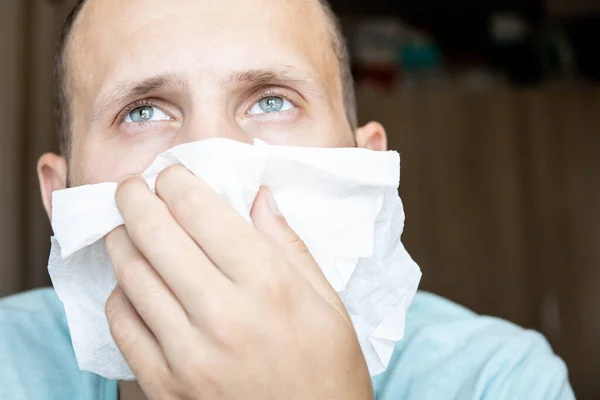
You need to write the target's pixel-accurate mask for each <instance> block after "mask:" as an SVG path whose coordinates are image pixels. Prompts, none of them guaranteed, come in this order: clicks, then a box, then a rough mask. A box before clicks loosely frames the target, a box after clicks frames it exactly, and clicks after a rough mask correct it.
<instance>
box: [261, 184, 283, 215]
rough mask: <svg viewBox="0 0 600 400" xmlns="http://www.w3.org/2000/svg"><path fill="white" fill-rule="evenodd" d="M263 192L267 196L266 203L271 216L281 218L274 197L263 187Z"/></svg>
mask: <svg viewBox="0 0 600 400" xmlns="http://www.w3.org/2000/svg"><path fill="white" fill-rule="evenodd" d="M264 191H265V193H266V195H267V203H268V204H269V209H270V210H271V213H273V215H277V216H281V211H280V210H279V206H278V205H277V201H276V200H275V196H273V193H272V192H271V191H270V190H269V188H268V187H266V186H265V188H264Z"/></svg>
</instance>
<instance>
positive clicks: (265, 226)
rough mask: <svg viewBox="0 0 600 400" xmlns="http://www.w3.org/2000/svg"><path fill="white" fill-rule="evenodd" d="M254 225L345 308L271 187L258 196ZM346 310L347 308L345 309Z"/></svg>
mask: <svg viewBox="0 0 600 400" xmlns="http://www.w3.org/2000/svg"><path fill="white" fill-rule="evenodd" d="M250 216H251V217H252V221H253V222H254V227H255V228H256V230H258V231H259V232H260V233H261V234H262V235H263V236H265V237H266V238H267V239H269V240H270V241H271V242H272V243H273V244H274V245H275V246H276V247H277V248H278V249H279V250H281V251H283V253H284V254H285V255H286V257H287V259H288V260H290V261H291V262H292V263H293V264H294V266H295V267H296V268H297V269H298V270H299V272H300V273H301V274H302V275H303V276H304V278H305V279H306V280H307V281H308V282H309V283H310V284H311V285H312V287H313V288H314V289H315V290H316V291H317V292H318V293H319V294H320V295H321V297H323V298H324V299H325V300H327V301H328V302H329V303H330V304H331V305H332V306H334V307H336V308H338V309H339V308H340V306H341V307H342V308H343V304H342V302H341V299H340V298H339V296H338V295H337V293H336V291H335V290H334V289H333V287H332V286H331V284H330V283H329V281H328V280H327V278H326V277H325V275H324V274H323V271H322V270H321V268H320V267H319V265H318V264H317V262H316V261H315V259H314V258H313V256H312V255H311V254H310V251H309V250H308V247H306V244H305V243H304V242H303V241H302V239H301V238H300V237H299V236H298V235H297V234H296V232H294V230H293V229H292V228H291V227H290V226H289V225H288V223H287V221H286V219H285V217H283V215H282V214H281V211H280V209H279V207H278V205H277V202H276V200H275V197H274V196H273V193H271V191H270V190H269V189H268V188H267V187H265V186H263V187H261V188H260V191H259V192H258V196H256V200H255V201H254V206H253V207H252V211H251V212H250ZM344 312H345V309H344Z"/></svg>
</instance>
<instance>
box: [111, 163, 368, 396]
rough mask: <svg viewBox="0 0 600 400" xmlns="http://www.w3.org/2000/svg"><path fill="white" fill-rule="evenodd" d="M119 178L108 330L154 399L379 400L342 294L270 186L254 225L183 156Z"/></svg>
mask: <svg viewBox="0 0 600 400" xmlns="http://www.w3.org/2000/svg"><path fill="white" fill-rule="evenodd" d="M156 192H157V193H156V195H155V194H153V193H151V192H150V190H149V189H148V187H147V185H146V183H145V181H144V180H143V179H141V178H131V179H129V180H127V181H125V182H123V183H122V184H121V185H120V186H119V189H118V191H117V195H116V202H117V206H118V207H119V210H120V212H121V214H122V216H123V219H124V221H125V226H124V227H120V228H117V229H116V230H114V231H113V232H111V233H110V234H109V235H108V236H107V238H106V245H107V248H108V251H109V254H110V257H111V260H112V262H113V265H114V269H115V274H116V277H117V281H118V286H117V288H116V289H115V291H114V292H113V294H112V295H111V296H110V298H109V300H108V303H107V305H106V315H107V318H108V322H109V325H110V328H111V333H112V335H113V337H114V339H115V342H116V343H117V345H118V346H119V349H120V350H121V352H122V353H123V355H124V356H125V359H126V360H127V362H128V364H129V365H130V367H131V369H132V370H133V372H134V374H135V376H136V377H137V379H138V382H139V384H140V386H141V388H142V390H143V391H144V393H145V394H146V396H148V398H150V399H161V400H162V399H209V400H213V399H257V400H258V399H260V400H263V399H302V400H306V399H323V400H325V399H326V400H332V399H340V400H342V399H343V400H353V399H361V400H366V399H372V398H373V391H372V384H371V380H370V376H369V373H368V370H367V366H366V363H365V360H364V357H363V355H362V351H361V349H360V346H359V344H358V340H357V338H356V334H355V332H354V328H353V326H352V323H351V321H350V318H349V316H348V314H347V313H346V310H345V308H344V305H343V303H342V302H341V300H340V299H339V297H338V295H337V293H335V291H334V290H333V288H332V287H331V286H330V285H329V283H328V282H327V280H326V279H325V277H324V275H323V273H322V271H321V270H320V268H319V266H318V265H317V263H316V262H315V260H314V259H313V257H312V256H311V255H310V253H309V251H308V249H307V248H306V246H305V245H304V243H303V242H302V241H301V240H300V239H299V238H298V236H297V235H296V234H295V233H294V232H293V231H292V229H291V228H290V227H289V226H288V225H287V223H286V221H285V219H284V218H283V217H282V216H281V215H280V214H279V211H278V209H277V206H276V204H275V201H274V199H273V197H272V195H271V194H270V192H269V191H268V189H266V188H262V189H261V191H260V193H259V195H258V197H257V199H256V201H255V204H254V206H253V209H252V213H251V216H252V220H253V222H254V226H252V225H251V224H249V223H248V222H247V221H246V220H244V219H243V218H242V217H241V216H240V215H239V214H237V213H236V212H235V211H234V210H233V209H232V208H231V207H230V206H229V205H228V204H227V203H226V202H225V201H224V200H223V199H222V198H221V197H220V196H219V195H218V194H216V193H215V192H214V191H213V190H212V189H210V187H208V185H206V184H205V183H204V182H202V181H201V180H199V179H198V178H196V177H195V176H193V175H192V174H191V173H190V172H189V171H187V170H186V169H184V168H183V167H179V166H176V167H171V168H169V169H167V170H165V171H164V172H162V173H161V174H160V176H159V177H158V180H157V184H156Z"/></svg>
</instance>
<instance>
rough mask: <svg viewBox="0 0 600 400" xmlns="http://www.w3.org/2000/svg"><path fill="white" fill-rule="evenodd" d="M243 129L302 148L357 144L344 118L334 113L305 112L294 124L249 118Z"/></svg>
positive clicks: (255, 136) (249, 132)
mask: <svg viewBox="0 0 600 400" xmlns="http://www.w3.org/2000/svg"><path fill="white" fill-rule="evenodd" d="M242 129H243V130H244V131H245V132H246V133H247V134H248V135H250V136H251V137H253V138H257V139H260V140H263V141H265V142H267V143H269V144H274V145H281V146H303V147H326V148H327V147H329V148H331V147H354V145H355V143H354V139H353V138H354V136H353V132H352V131H351V130H350V127H349V125H348V124H347V123H346V122H345V119H343V118H341V119H340V118H337V117H336V116H335V115H333V113H323V114H322V115H318V116H313V115H310V114H307V115H305V116H304V117H303V118H302V119H301V120H299V121H296V122H294V123H282V121H277V120H272V121H266V120H263V121H260V120H258V119H257V120H255V121H252V120H250V121H246V122H245V123H244V124H243V125H242Z"/></svg>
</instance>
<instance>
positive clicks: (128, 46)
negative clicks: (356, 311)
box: [38, 0, 387, 400]
mask: <svg viewBox="0 0 600 400" xmlns="http://www.w3.org/2000/svg"><path fill="white" fill-rule="evenodd" d="M307 27H310V29H307ZM240 39H241V40H240ZM224 49H226V50H224ZM68 61H69V70H70V79H69V82H68V88H69V94H70V97H71V114H72V127H73V133H72V134H73V137H72V140H73V142H72V143H73V145H72V152H71V154H70V158H69V160H68V162H67V160H65V158H63V157H61V156H58V155H56V154H45V155H43V156H42V157H41V158H40V160H39V162H38V175H39V180H40V187H41V192H42V198H43V201H44V206H45V207H46V211H47V212H48V215H49V217H50V218H51V210H52V192H53V191H55V190H61V189H64V188H66V186H67V181H69V182H70V184H71V185H72V186H78V185H84V184H93V183H98V182H104V181H115V182H120V185H119V189H118V191H117V195H116V202H117V206H118V207H119V210H120V212H121V214H122V215H123V218H124V221H125V225H124V226H122V227H119V228H117V229H116V230H115V231H113V232H111V233H110V234H109V235H108V236H107V238H106V244H107V248H108V250H109V254H110V256H111V260H112V262H113V265H114V268H115V274H116V276H117V280H118V286H117V288H116V289H115V291H114V292H113V294H112V295H111V297H110V298H109V301H108V303H107V308H106V314H107V317H108V321H109V324H110V327H111V333H112V335H113V337H114V339H115V341H116V343H117V345H118V346H119V348H120V350H121V351H122V352H123V354H124V356H125V358H126V359H127V361H128V363H129V364H130V366H131V368H132V370H133V371H134V373H135V375H136V377H137V379H138V383H139V385H140V387H141V389H142V390H143V392H144V393H145V395H146V396H147V397H148V398H150V399H211V400H212V399H270V398H273V399H279V398H297V399H308V398H310V399H372V398H373V393H372V386H371V380H370V377H369V374H368V370H367V367H366V363H365V360H364V358H363V356H362V352H361V350H360V347H359V345H358V341H357V339H356V335H355V332H354V330H353V327H352V324H351V321H350V319H349V317H348V315H347V313H346V311H345V309H344V307H343V304H342V303H341V301H340V299H339V297H338V296H337V294H336V293H335V291H334V290H333V289H332V288H331V286H330V285H329V283H328V282H327V280H326V279H325V277H324V276H323V274H322V272H321V270H320V269H319V267H318V265H317V264H316V263H315V261H314V259H313V258H312V256H311V255H310V253H309V252H308V250H307V248H306V246H305V245H304V244H303V243H302V241H301V240H300V239H299V238H298V237H297V235H296V234H295V233H294V232H293V231H292V230H291V229H290V228H289V226H288V225H287V224H286V221H285V219H284V218H283V217H282V216H281V215H280V214H279V212H278V209H277V205H276V204H275V202H274V200H273V197H272V196H271V195H270V192H269V190H268V188H262V189H261V191H260V193H259V195H258V197H257V199H256V201H255V204H254V207H253V210H252V220H253V225H250V224H248V223H247V222H246V221H244V220H243V219H242V218H241V217H240V216H239V215H238V214H237V213H235V212H234V211H233V210H232V209H231V208H230V207H229V206H228V205H227V204H226V203H225V202H224V201H223V200H222V199H221V198H220V197H219V196H218V195H216V194H215V193H214V192H213V191H212V190H211V189H210V188H209V187H208V186H207V185H206V184H205V183H204V182H202V181H200V180H198V179H197V178H195V177H194V176H192V175H191V174H190V173H189V172H188V171H187V170H185V169H183V168H182V167H173V168H169V169H167V170H165V171H164V172H163V173H162V174H161V175H160V176H159V178H158V181H157V193H156V194H153V193H151V192H150V190H149V189H148V187H147V186H146V184H145V182H144V181H143V180H142V179H141V178H140V177H139V176H137V174H140V173H141V172H142V171H143V170H144V169H145V168H146V167H148V166H149V165H150V163H151V162H152V160H153V159H154V158H156V156H157V155H158V154H160V153H161V152H163V151H165V150H167V149H168V148H170V147H173V146H176V145H178V144H181V143H185V142H190V141H197V140H202V139H208V138H213V137H225V138H229V139H233V140H239V141H243V142H252V140H253V139H254V138H260V139H262V140H264V141H267V142H269V143H272V144H281V145H297V146H313V147H353V146H356V145H358V146H359V147H364V148H369V149H372V150H386V145H387V144H386V136H385V131H384V129H383V127H382V126H381V125H380V124H378V123H376V122H372V123H369V124H367V125H365V126H363V127H361V128H359V129H357V130H355V131H354V132H353V131H352V129H351V128H350V126H349V125H348V122H347V119H346V117H345V111H344V105H343V101H342V90H341V81H340V76H339V65H338V61H337V59H336V57H335V54H334V52H333V50H332V46H331V41H330V36H329V33H328V25H327V23H326V20H325V17H324V13H323V11H322V10H321V8H320V6H319V5H318V3H317V1H316V0H252V1H249V0H218V1H217V0H172V1H170V2H169V5H168V7H166V6H165V2H164V1H162V0H128V1H127V2H123V1H122V0H93V1H90V2H88V4H87V5H86V6H85V8H84V10H83V12H82V14H81V16H80V18H79V19H78V21H77V23H76V25H75V27H74V33H73V38H72V41H71V43H70V46H69V51H68ZM142 83H143V85H142ZM142 86H143V87H142ZM136 87H137V88H136ZM134 88H136V89H134ZM142 89H144V90H142ZM269 96H275V97H280V98H286V101H285V102H284V104H285V107H284V110H282V111H276V112H270V113H265V112H263V111H262V110H261V109H260V107H259V104H258V102H259V101H260V99H263V98H265V97H269ZM140 106H144V107H150V109H151V110H153V111H154V114H155V117H156V116H157V115H158V117H156V118H153V120H152V121H147V122H132V121H131V120H129V119H128V118H127V116H128V115H131V114H130V112H131V111H132V109H135V108H136V107H140ZM152 107H155V108H152ZM146 110H148V108H146ZM67 178H68V179H67ZM157 227H160V228H161V229H160V230H158V229H156V228H157ZM256 316H260V318H256Z"/></svg>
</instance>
